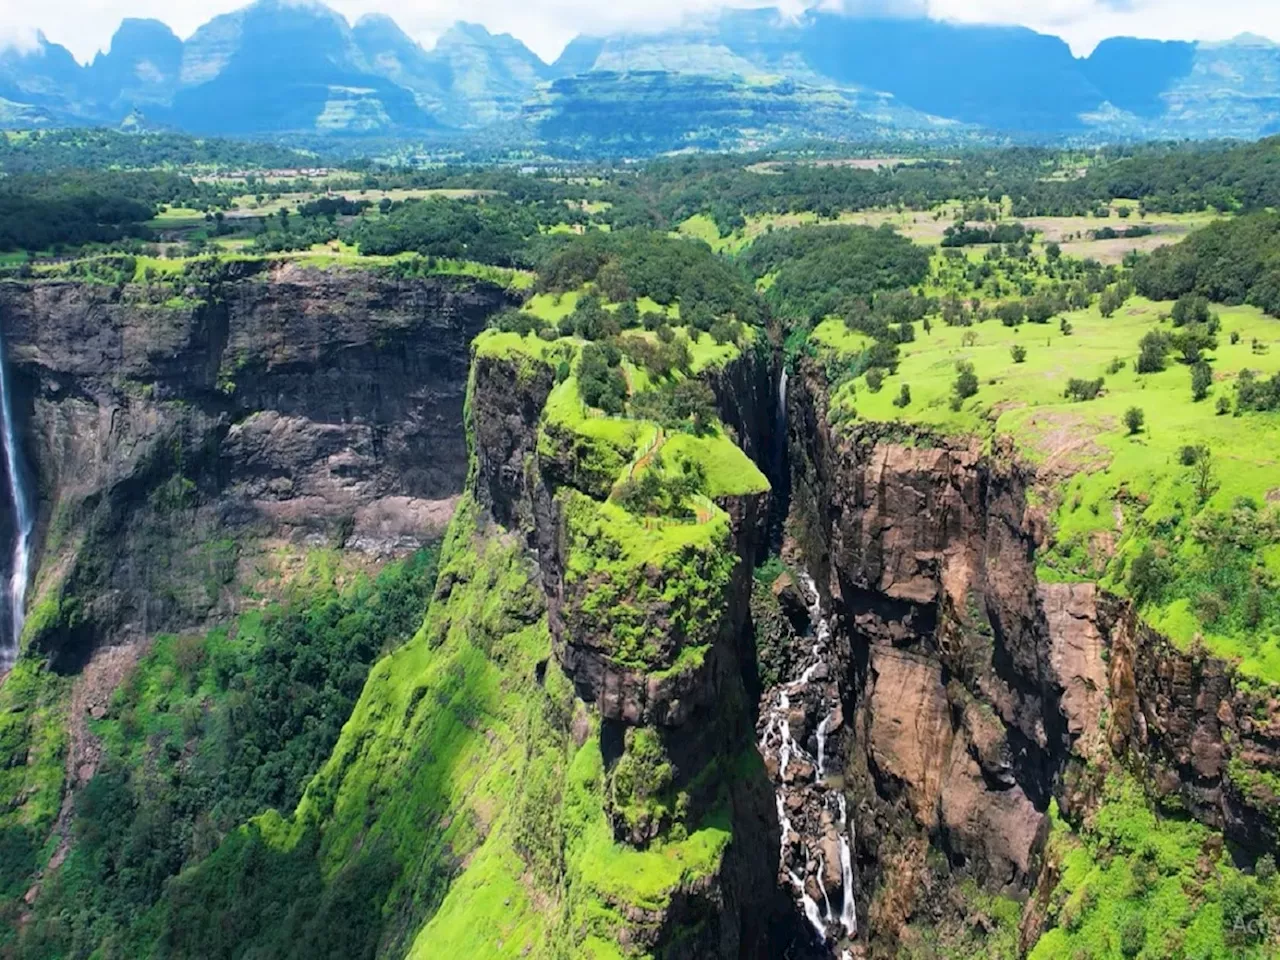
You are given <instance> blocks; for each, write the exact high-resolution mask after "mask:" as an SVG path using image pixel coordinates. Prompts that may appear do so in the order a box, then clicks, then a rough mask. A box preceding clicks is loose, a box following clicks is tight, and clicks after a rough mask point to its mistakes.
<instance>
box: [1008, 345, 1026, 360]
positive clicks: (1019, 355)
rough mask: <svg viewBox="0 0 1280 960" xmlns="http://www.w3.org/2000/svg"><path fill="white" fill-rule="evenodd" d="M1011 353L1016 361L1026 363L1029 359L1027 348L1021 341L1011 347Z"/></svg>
mask: <svg viewBox="0 0 1280 960" xmlns="http://www.w3.org/2000/svg"><path fill="white" fill-rule="evenodd" d="M1009 354H1010V356H1012V357H1013V362H1014V363H1025V362H1026V359H1027V348H1026V347H1024V346H1023V345H1022V344H1020V343H1015V344H1014V345H1013V346H1012V347H1010V348H1009Z"/></svg>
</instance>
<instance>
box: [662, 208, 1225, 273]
mask: <svg viewBox="0 0 1280 960" xmlns="http://www.w3.org/2000/svg"><path fill="white" fill-rule="evenodd" d="M1137 206H1138V205H1137V203H1126V202H1124V201H1117V202H1116V203H1114V204H1112V206H1111V211H1110V212H1111V215H1110V216H1108V217H1024V218H1016V217H1013V216H1012V215H1011V213H1010V212H1009V203H1008V201H1007V200H1006V201H1005V203H1004V204H1002V210H1001V216H1000V218H999V219H998V220H995V221H991V223H992V224H1012V223H1021V224H1023V225H1024V226H1025V227H1027V228H1028V229H1031V230H1034V231H1035V233H1036V241H1037V243H1038V246H1039V247H1040V248H1043V246H1044V245H1045V244H1048V243H1051V242H1052V243H1057V244H1059V245H1060V246H1061V247H1062V250H1063V252H1064V253H1067V254H1070V255H1071V256H1075V257H1081V258H1084V257H1092V258H1094V259H1096V260H1100V261H1101V262H1103V263H1119V262H1120V261H1121V260H1123V259H1124V257H1125V255H1126V254H1127V253H1129V252H1130V251H1134V250H1137V251H1140V252H1143V253H1148V252H1150V251H1152V250H1155V249H1157V248H1159V247H1162V246H1166V245H1168V244H1171V243H1177V242H1178V241H1179V240H1181V239H1183V238H1184V237H1185V236H1187V234H1189V233H1191V232H1192V231H1193V230H1198V229H1199V228H1201V227H1203V226H1207V225H1208V224H1209V223H1211V222H1213V220H1215V219H1218V218H1219V217H1220V216H1221V215H1220V214H1216V213H1212V212H1201V213H1189V214H1181V213H1151V214H1146V215H1139V214H1138V213H1137V212H1136V211H1137ZM1122 208H1128V209H1131V210H1132V211H1134V212H1133V213H1132V214H1131V215H1130V216H1128V217H1127V218H1122V217H1121V216H1120V215H1119V214H1120V210H1121V209H1122ZM963 213H964V205H963V204H960V203H947V204H942V205H941V206H939V207H936V208H934V209H933V210H863V211H846V212H843V213H840V214H838V215H836V216H834V217H820V216H818V214H816V213H813V212H801V213H787V214H761V215H758V216H753V217H748V218H747V222H746V226H745V227H743V228H741V229H739V230H735V231H733V232H732V233H730V234H729V235H728V236H721V235H720V230H719V228H718V227H717V226H716V224H715V221H714V220H712V219H711V217H709V216H707V215H706V214H697V215H696V216H692V217H689V218H688V219H687V220H684V221H683V222H681V223H680V225H679V227H678V228H677V231H676V232H677V233H679V234H680V235H681V236H687V237H692V238H695V239H698V240H702V241H704V242H706V243H707V244H708V245H709V246H710V247H711V249H713V250H715V251H716V252H717V253H724V254H729V255H732V254H736V253H740V252H741V251H742V250H744V249H746V247H748V246H750V245H751V244H752V243H753V242H754V241H755V240H756V239H758V238H759V237H761V236H763V235H764V234H766V233H768V232H769V231H771V230H788V229H794V228H796V227H805V226H816V225H835V224H845V225H861V226H868V227H881V226H884V225H886V224H887V225H888V226H890V227H892V228H893V229H894V230H896V231H897V232H898V233H900V234H902V235H903V236H905V237H908V238H909V239H911V240H912V241H914V242H915V243H919V244H923V245H925V246H940V245H941V244H942V241H943V238H944V236H945V233H946V230H947V228H948V227H950V226H951V225H952V224H953V223H955V222H956V220H957V219H958V218H960V217H962V216H963ZM1106 227H1110V228H1112V229H1113V230H1116V231H1123V230H1125V229H1126V228H1128V227H1149V228H1150V229H1151V230H1152V233H1151V234H1149V235H1148V236H1144V237H1117V238H1114V239H1110V240H1098V239H1094V237H1093V236H1092V233H1093V232H1094V231H1097V230H1101V229H1103V228H1106Z"/></svg>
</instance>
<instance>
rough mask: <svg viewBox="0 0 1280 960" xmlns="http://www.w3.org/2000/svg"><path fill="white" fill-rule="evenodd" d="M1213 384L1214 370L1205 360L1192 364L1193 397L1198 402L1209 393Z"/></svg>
mask: <svg viewBox="0 0 1280 960" xmlns="http://www.w3.org/2000/svg"><path fill="white" fill-rule="evenodd" d="M1211 386H1213V370H1212V368H1211V367H1210V366H1209V365H1208V364H1207V363H1205V362H1204V361H1203V360H1201V361H1199V362H1198V363H1194V364H1192V366H1191V399H1192V400H1195V401H1196V402H1197V403H1198V402H1200V401H1201V400H1203V399H1204V398H1205V397H1207V396H1208V395H1209V388H1210V387H1211Z"/></svg>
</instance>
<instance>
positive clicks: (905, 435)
mask: <svg viewBox="0 0 1280 960" xmlns="http://www.w3.org/2000/svg"><path fill="white" fill-rule="evenodd" d="M802 372H803V375H802V376H800V377H798V378H797V380H798V381H799V382H798V383H797V382H795V381H793V389H792V399H791V419H790V444H791V453H792V464H793V477H794V488H793V494H794V502H793V508H792V509H793V513H792V517H793V523H792V526H793V530H794V532H795V536H796V539H797V546H798V547H799V549H800V551H801V552H802V554H803V556H804V559H805V562H806V563H807V564H808V565H809V567H810V569H811V571H812V573H813V574H814V576H815V578H816V579H817V580H818V583H819V586H820V589H821V591H822V593H823V594H824V595H827V596H829V597H830V607H831V609H832V610H833V612H835V613H836V614H837V615H838V617H839V620H840V622H841V623H842V625H843V627H844V629H845V631H847V633H848V635H849V637H850V640H851V647H850V650H849V652H848V654H847V663H845V664H844V665H843V669H845V670H847V671H848V676H849V677H851V683H850V684H849V691H848V693H847V694H846V700H845V703H844V705H843V711H844V713H845V715H847V716H850V717H852V724H850V725H848V726H846V727H845V729H844V730H843V731H842V732H841V733H840V735H839V741H840V747H839V749H840V750H841V751H843V753H844V755H845V756H846V758H847V763H846V767H845V771H844V773H845V777H846V779H845V782H844V788H843V789H844V790H845V792H846V793H847V794H848V795H849V798H850V801H851V804H850V805H851V808H852V809H853V819H854V821H855V824H856V837H857V846H858V849H857V851H856V856H857V857H858V860H859V863H860V866H861V869H860V870H859V871H858V896H859V901H860V904H866V905H869V907H870V910H869V926H870V931H871V936H872V937H873V939H874V940H876V941H879V942H884V943H892V942H894V940H895V939H896V937H897V936H898V935H899V933H900V931H901V930H902V929H903V927H904V925H905V924H906V923H907V922H909V921H910V920H911V919H912V918H919V917H921V916H926V917H927V916H928V915H930V914H931V913H936V912H937V911H938V909H939V908H938V903H937V898H936V897H934V898H932V902H931V897H930V894H929V891H930V890H931V889H932V887H931V885H930V884H929V883H925V882H922V878H923V877H924V875H925V874H927V873H928V872H929V867H928V865H927V853H928V851H929V849H930V847H931V846H932V847H934V848H936V849H938V850H940V851H941V852H942V853H944V854H945V855H946V857H947V859H948V860H949V861H950V863H951V865H952V867H953V868H959V869H960V870H962V871H963V872H964V873H965V874H967V875H971V876H973V877H975V878H976V879H977V880H979V881H980V882H981V883H982V884H984V885H985V886H986V887H987V888H988V889H989V890H992V891H993V892H1004V893H1007V894H1011V895H1014V896H1019V897H1021V896H1024V895H1025V894H1026V893H1027V892H1028V891H1029V890H1030V889H1031V887H1032V886H1033V885H1034V883H1035V882H1036V879H1037V877H1038V875H1039V873H1040V870H1041V859H1042V855H1043V852H1044V844H1045V838H1046V835H1047V833H1048V827H1049V819H1048V807H1049V803H1050V800H1051V799H1055V798H1056V799H1057V801H1058V803H1059V806H1060V808H1061V809H1062V810H1063V812H1064V814H1066V815H1067V816H1069V817H1080V816H1082V815H1084V814H1085V813H1087V812H1088V809H1089V805H1090V803H1091V801H1092V798H1093V793H1094V791H1095V789H1096V777H1097V776H1098V774H1099V771H1105V770H1106V769H1108V768H1109V767H1110V766H1113V765H1117V764H1125V765H1128V766H1129V767H1131V768H1134V769H1136V770H1138V771H1139V772H1140V773H1142V774H1144V775H1145V780H1146V782H1147V783H1149V784H1150V785H1151V787H1153V788H1154V790H1155V792H1156V794H1157V796H1164V797H1166V798H1168V799H1169V800H1171V801H1176V802H1177V805H1179V806H1181V807H1183V808H1184V809H1186V810H1188V811H1190V812H1191V813H1192V814H1193V815H1194V816H1195V817H1196V818H1198V819H1200V820H1202V821H1203V822H1204V823H1206V824H1208V825H1210V826H1212V827H1215V828H1218V829H1222V830H1223V831H1224V832H1225V835H1226V837H1227V839H1228V840H1229V841H1232V842H1234V843H1236V844H1239V845H1240V846H1241V847H1243V848H1244V849H1246V850H1250V851H1252V852H1253V853H1254V854H1258V853H1262V852H1264V851H1265V850H1267V849H1272V848H1273V847H1274V844H1275V838H1276V834H1275V817H1276V810H1277V799H1278V798H1277V797H1276V796H1275V795H1274V794H1273V793H1272V791H1271V790H1270V789H1269V788H1268V786H1267V785H1268V784H1269V783H1274V782H1275V781H1274V774H1275V772H1276V771H1277V770H1278V769H1280V752H1278V751H1277V749H1276V747H1277V740H1276V734H1277V729H1276V722H1275V716H1276V713H1275V709H1274V707H1275V703H1274V701H1268V700H1267V698H1266V697H1263V696H1261V695H1258V694H1250V693H1247V692H1241V690H1240V689H1239V688H1238V687H1237V685H1236V684H1235V683H1234V682H1233V679H1232V673H1231V669H1230V667H1229V666H1228V665H1227V664H1224V663H1222V662H1221V661H1217V660H1214V659H1213V658H1211V657H1208V656H1205V655H1201V654H1198V653H1194V652H1193V653H1183V652H1180V651H1178V650H1176V649H1175V648H1174V647H1173V646H1172V644H1170V643H1168V642H1167V641H1165V640H1164V639H1163V638H1160V637H1158V636H1156V635H1155V634H1154V633H1153V632H1152V631H1150V630H1149V629H1147V628H1145V627H1143V626H1141V625H1139V624H1138V622H1137V619H1136V617H1135V615H1134V614H1133V612H1132V611H1131V610H1130V609H1129V606H1128V604H1127V603H1126V602H1124V601H1121V600H1119V599H1117V598H1114V597H1111V596H1108V595H1106V594H1104V593H1103V592H1101V591H1099V590H1098V589H1097V588H1096V587H1095V586H1094V585H1093V584H1087V583H1078V584H1068V583H1040V582H1038V580H1037V576H1036V566H1035V558H1036V552H1037V549H1038V548H1039V547H1040V546H1041V544H1042V541H1043V538H1044V535H1045V531H1046V524H1045V517H1044V515H1043V514H1042V512H1041V511H1040V510H1038V509H1036V508H1034V507H1032V506H1031V505H1030V504H1031V502H1033V501H1034V498H1032V497H1029V496H1028V493H1029V491H1030V490H1031V489H1032V488H1033V486H1034V484H1035V481H1036V478H1035V475H1034V473H1033V472H1032V471H1031V470H1030V469H1028V468H1026V467H1024V466H1022V465H1021V464H1020V462H1019V461H1018V458H1017V457H1016V456H1015V454H1014V453H1013V451H1012V450H1008V449H1000V448H997V449H995V450H994V451H983V450H982V449H981V448H980V447H979V446H978V445H976V444H974V443H969V442H966V441H963V440H955V439H945V438H939V437H936V436H932V435H929V434H927V433H924V432H915V431H912V430H911V429H910V428H906V427H901V426H887V425H875V424H858V425H855V426H852V427H847V426H846V427H843V428H836V427H833V426H832V425H831V424H830V421H829V419H828V417H827V410H826V386H825V382H824V380H823V378H822V375H821V372H820V371H819V370H817V369H816V368H815V367H811V366H806V367H805V368H804V369H803V371H802ZM810 733H812V731H810ZM831 749H832V747H831V746H830V745H828V747H827V750H828V755H830V751H831ZM1030 942H1034V938H1032V939H1031V941H1030Z"/></svg>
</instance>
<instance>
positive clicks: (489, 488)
mask: <svg viewBox="0 0 1280 960" xmlns="http://www.w3.org/2000/svg"><path fill="white" fill-rule="evenodd" d="M700 376H701V377H703V378H704V379H705V380H706V381H707V382H708V384H709V386H711V388H712V391H713V393H714V395H715V397H716V402H717V407H718V411H717V412H718V413H719V415H720V418H721V420H722V421H723V424H724V426H725V428H726V430H727V435H728V436H729V437H731V438H732V439H733V440H734V441H736V444H737V446H738V447H739V449H740V450H741V451H742V452H744V453H746V454H749V455H750V457H751V459H753V460H755V461H756V462H757V463H758V464H762V465H766V464H767V463H768V460H769V456H770V451H771V450H772V449H773V444H774V443H775V441H776V438H775V437H774V436H773V431H772V425H773V411H774V410H775V408H776V403H777V398H776V394H775V392H774V390H773V388H772V382H773V380H772V358H771V356H770V355H769V353H768V352H767V351H755V350H747V351H744V352H743V353H742V354H741V355H740V356H739V357H738V358H736V359H734V360H732V361H730V362H729V363H728V364H726V365H725V366H724V367H721V368H717V369H712V370H708V371H705V372H703V373H701V374H700ZM556 389H557V386H556V381H555V378H554V377H553V370H552V368H551V367H550V366H548V365H545V364H540V363H537V362H533V361H531V360H530V359H529V358H527V357H523V356H514V357H513V356H492V355H487V354H486V353H485V351H484V350H483V349H482V350H480V351H479V353H478V355H477V357H476V359H475V362H474V365H473V383H472V394H471V409H470V413H471V426H472V430H473V436H474V453H475V465H476V469H475V474H474V477H473V484H474V486H473V489H474V490H475V493H476V498H477V501H478V502H479V503H480V505H482V506H483V507H485V508H487V510H488V512H489V513H490V514H491V515H492V516H493V518H494V519H496V520H497V521H498V522H499V523H501V524H503V525H504V526H507V527H509V528H510V529H512V530H513V531H517V532H519V533H520V534H521V535H522V536H523V538H524V540H525V542H526V544H527V546H528V548H529V550H530V552H531V555H532V556H533V557H534V558H535V560H536V564H537V569H538V572H539V575H540V578H541V582H542V587H543V590H544V593H545V597H546V608H547V622H548V625H549V629H550V634H551V641H552V650H553V653H554V656H555V658H556V662H557V666H558V668H559V669H560V670H561V671H562V672H563V675H564V676H565V678H566V679H567V680H568V681H569V682H570V683H571V684H572V686H573V689H574V692H575V694H576V697H577V700H578V702H580V703H581V704H582V705H583V707H586V708H589V710H590V715H591V716H592V717H593V718H594V719H595V721H596V722H598V725H599V740H600V743H599V750H600V752H601V754H602V758H603V763H604V780H605V783H606V788H605V794H606V797H605V807H606V810H607V812H608V815H609V818H610V821H611V824H612V828H613V832H614V836H615V839H616V840H617V841H619V842H620V843H621V844H622V845H623V849H633V848H634V849H636V850H644V849H646V848H648V847H649V845H650V844H651V843H656V842H659V841H661V842H663V843H667V844H669V843H671V842H672V837H673V836H679V835H683V834H684V832H685V831H686V829H687V831H688V832H690V833H692V832H693V831H694V830H695V829H696V826H697V825H698V824H700V823H703V822H704V821H706V820H707V818H708V817H710V818H712V819H716V818H720V819H721V822H724V823H726V824H728V825H730V826H731V840H730V841H729V844H728V847H727V849H726V851H725V852H724V854H723V857H722V859H721V860H720V862H719V864H718V865H717V866H716V867H715V869H714V870H713V871H712V872H710V873H709V874H707V875H704V876H698V875H696V874H692V873H691V874H690V875H689V876H687V878H686V879H685V880H684V881H682V882H681V884H680V885H679V887H678V888H677V889H675V890H673V891H671V893H670V895H669V896H670V900H669V902H668V903H667V905H666V906H665V907H664V908H662V909H654V908H652V907H645V906H642V905H640V904H637V903H634V902H630V901H628V900H627V899H625V898H618V899H614V898H612V895H608V894H606V895H604V900H605V902H606V905H607V906H608V907H609V909H611V910H615V911H618V912H619V913H620V914H622V915H623V917H624V918H625V919H624V921H623V923H622V927H621V928H620V929H618V930H614V931H613V933H612V935H613V936H616V937H618V938H620V941H621V942H624V943H628V944H630V945H631V946H632V947H633V948H639V949H643V950H645V951H652V953H653V955H655V956H663V957H671V958H682V957H700V956H724V957H730V956H732V957H744V958H745V957H764V956H768V955H770V954H769V952H768V951H769V950H770V943H771V937H774V936H777V935H779V934H778V933H777V929H776V928H777V926H778V925H779V922H780V921H781V920H782V919H783V916H784V914H785V909H784V903H785V902H784V901H783V900H782V898H781V897H780V896H779V894H778V892H777V891H776V888H775V887H774V885H773V882H772V881H773V874H774V863H773V860H772V852H773V851H776V849H777V822H776V818H775V817H774V816H773V815H772V810H771V803H770V798H769V795H768V788H767V783H766V781H765V779H764V777H763V771H762V770H761V769H760V768H759V766H758V764H757V763H751V762H748V764H747V766H748V767H750V768H751V772H750V773H748V774H744V773H743V772H742V770H741V769H740V768H739V769H738V770H736V771H735V770H733V769H731V767H732V765H733V764H735V763H740V762H741V761H733V760H730V759H729V757H730V756H732V755H733V754H734V753H735V752H736V751H741V750H745V751H747V752H748V753H747V757H748V760H751V759H754V757H755V754H754V751H752V750H751V747H750V742H751V735H750V731H751V727H752V724H753V712H754V704H753V702H752V699H751V697H750V696H749V695H748V693H747V691H748V690H749V689H750V690H754V689H756V687H757V686H758V683H757V681H756V679H755V658H754V649H753V644H752V642H751V632H750V628H749V623H748V613H749V609H750V604H749V596H750V591H751V583H752V570H753V569H754V567H755V564H756V562H757V561H758V559H759V558H761V557H762V556H763V551H764V550H765V547H766V526H767V521H768V516H769V509H770V497H769V493H768V490H767V485H766V489H761V490H752V491H751V492H742V493H718V494H717V493H714V492H713V494H712V496H711V501H712V502H713V503H714V509H715V510H716V511H722V512H723V517H724V525H723V526H724V529H723V534H724V535H723V537H722V538H718V537H713V538H712V542H711V543H710V544H708V545H707V546H706V547H704V548H695V547H694V546H692V545H691V546H689V547H688V548H687V549H685V550H683V551H680V552H679V553H678V554H677V556H676V557H675V558H674V559H672V558H668V559H667V560H666V561H663V560H661V559H657V558H655V559H653V560H652V561H650V562H648V563H641V564H639V565H638V566H637V567H635V568H634V569H630V568H629V566H628V564H629V560H628V558H627V557H625V556H623V554H624V553H625V549H624V548H623V547H622V546H621V545H620V541H618V540H615V539H613V538H614V537H617V536H619V535H618V532H617V531H616V530H612V529H610V528H609V525H608V524H599V523H598V521H597V520H596V511H597V510H598V509H599V506H600V502H601V501H606V500H607V499H608V497H609V494H610V489H611V487H612V486H613V484H614V482H615V477H616V476H617V474H618V471H619V468H622V472H623V473H624V474H625V473H626V468H625V464H626V458H627V457H629V456H630V454H629V453H627V454H626V455H625V456H624V457H623V459H622V460H618V461H616V462H615V458H616V457H617V455H618V454H619V452H620V450H621V448H618V449H614V448H612V447H611V446H610V445H609V444H608V443H607V442H604V441H601V440H598V439H596V438H592V437H591V436H589V435H588V434H584V433H582V432H578V431H575V430H574V429H573V428H571V427H569V426H565V425H562V424H558V423H554V422H552V418H551V417H550V416H549V415H548V414H547V413H546V410H547V409H548V398H549V397H550V395H551V393H552V392H553V391H554V390H556ZM662 443H663V433H662V431H658V434H657V437H656V438H655V440H654V441H653V445H652V447H651V448H650V453H649V454H647V455H645V456H642V457H641V458H640V461H638V463H639V464H646V462H652V461H654V460H655V459H660V458H659V454H658V448H659V447H660V446H661V444H662ZM738 455H739V456H741V454H738ZM742 463H743V465H744V466H746V467H747V468H748V469H751V470H754V469H755V468H754V467H752V466H751V464H750V461H748V460H746V459H743V461H742ZM640 468H642V467H638V466H633V467H632V468H631V469H632V470H633V471H634V470H636V469H640ZM762 479H763V478H762ZM716 523H718V521H716V520H715V519H711V520H708V519H706V518H699V519H698V520H697V521H696V525H697V526H702V525H703V524H706V525H707V526H708V527H709V528H713V529H718V528H717V527H716V526H715V525H716ZM664 563H667V564H670V563H676V564H679V566H678V567H675V568H667V567H664V566H663V564H664ZM602 597H607V598H609V599H608V600H607V601H602ZM632 634H638V635H641V636H643V637H644V638H645V640H644V645H643V652H637V651H635V650H628V651H622V650H619V648H618V638H619V637H620V636H624V635H632ZM642 742H643V743H644V744H647V745H649V747H648V749H652V750H654V751H657V753H658V755H659V756H661V757H662V758H663V760H662V763H663V765H664V766H665V768H666V770H667V771H668V772H667V773H666V774H665V777H666V780H667V783H668V786H667V787H665V788H662V789H663V790H664V792H666V793H668V794H669V795H670V796H671V797H675V796H676V795H677V794H678V795H679V796H680V797H681V798H682V799H680V800H679V801H678V802H677V803H676V804H674V805H671V807H668V806H667V805H666V804H665V803H664V802H661V801H659V802H656V803H655V802H653V801H654V799H655V798H654V797H649V798H647V799H637V797H636V796H635V795H632V794H630V793H629V792H628V789H627V788H624V787H622V786H621V785H620V784H621V780H620V777H621V776H622V774H620V771H622V770H624V769H630V768H631V767H633V766H636V765H638V764H641V763H642V762H643V761H642V760H641V759H639V757H638V755H639V754H640V750H641V748H640V746H639V745H640V744H641V743H642ZM590 747H591V745H590V744H588V749H590ZM651 773H652V771H651ZM663 776H664V775H662V774H659V775H656V776H654V778H653V779H654V780H655V781H656V780H659V779H661V778H662V777H663ZM651 785H653V784H642V785H639V786H642V787H643V789H646V790H647V789H649V787H650V786H651ZM654 789H658V788H657V787H656V785H655V786H654ZM673 828H675V829H676V831H677V833H673V832H672V830H673Z"/></svg>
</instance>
